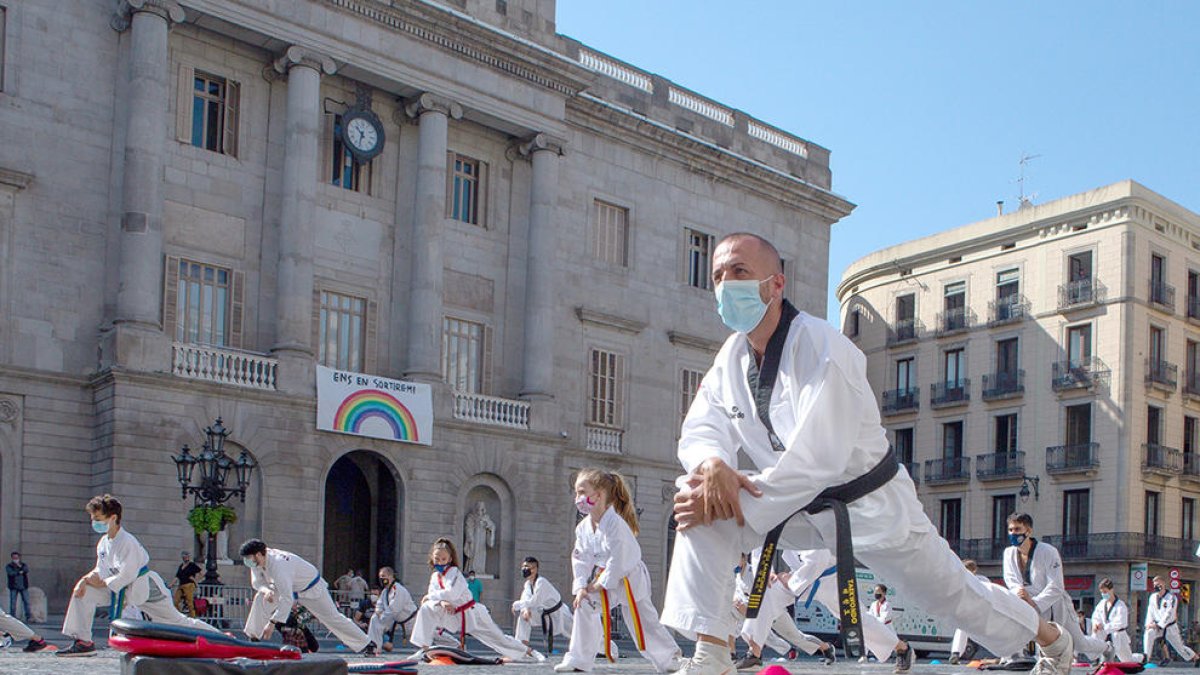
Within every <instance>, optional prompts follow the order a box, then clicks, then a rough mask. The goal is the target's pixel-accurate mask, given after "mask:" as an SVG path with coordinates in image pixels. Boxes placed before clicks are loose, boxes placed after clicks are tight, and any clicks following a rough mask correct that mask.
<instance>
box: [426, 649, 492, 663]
mask: <svg viewBox="0 0 1200 675" xmlns="http://www.w3.org/2000/svg"><path fill="white" fill-rule="evenodd" d="M421 658H422V659H424V660H425V661H426V662H427V663H430V664H433V665H439V666H495V665H498V664H501V663H504V659H501V658H498V657H489V656H476V655H474V654H472V653H471V652H468V651H464V650H462V649H457V648H455V647H429V648H428V649H424V650H422V651H421Z"/></svg>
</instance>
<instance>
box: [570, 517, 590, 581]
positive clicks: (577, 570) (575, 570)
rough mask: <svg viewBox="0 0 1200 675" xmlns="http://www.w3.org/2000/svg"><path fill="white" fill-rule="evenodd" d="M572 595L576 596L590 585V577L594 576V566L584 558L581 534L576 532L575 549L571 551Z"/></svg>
mask: <svg viewBox="0 0 1200 675" xmlns="http://www.w3.org/2000/svg"><path fill="white" fill-rule="evenodd" d="M571 574H572V575H573V578H572V579H571V595H575V594H576V593H578V592H579V591H580V590H582V589H583V588H584V587H585V586H587V585H588V577H589V576H591V574H592V566H591V564H590V563H588V561H587V560H584V558H583V547H582V546H581V545H580V543H579V532H578V531H576V532H575V548H574V549H572V550H571Z"/></svg>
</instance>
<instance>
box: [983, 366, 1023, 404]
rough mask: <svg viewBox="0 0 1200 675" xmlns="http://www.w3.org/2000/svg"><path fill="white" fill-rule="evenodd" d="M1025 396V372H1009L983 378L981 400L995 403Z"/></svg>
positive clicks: (1020, 370)
mask: <svg viewBox="0 0 1200 675" xmlns="http://www.w3.org/2000/svg"><path fill="white" fill-rule="evenodd" d="M1024 394H1025V370H1024V369H1018V370H1009V371H1003V370H1002V371H1000V372H998V373H991V374H989V375H984V376H983V400H985V401H995V400H998V399H1004V398H1015V397H1017V396H1022V395H1024Z"/></svg>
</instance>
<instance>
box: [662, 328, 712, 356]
mask: <svg viewBox="0 0 1200 675" xmlns="http://www.w3.org/2000/svg"><path fill="white" fill-rule="evenodd" d="M667 340H668V341H669V342H670V343H671V344H673V345H675V346H676V347H688V348H691V349H696V350H699V351H702V352H704V353H706V354H708V355H710V356H711V355H713V354H716V353H717V352H719V351H721V345H723V344H725V343H724V342H722V341H721V340H710V339H708V338H704V337H700V336H698V335H689V334H687V333H681V332H680V331H677V330H669V331H667Z"/></svg>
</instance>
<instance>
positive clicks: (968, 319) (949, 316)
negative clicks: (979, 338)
mask: <svg viewBox="0 0 1200 675" xmlns="http://www.w3.org/2000/svg"><path fill="white" fill-rule="evenodd" d="M974 323H975V312H973V311H971V308H970V307H955V308H953V309H947V310H945V311H942V312H938V315H937V336H938V337H942V336H944V335H953V334H954V333H961V332H962V331H964V330H969V329H970V328H971V326H972V325H974Z"/></svg>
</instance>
